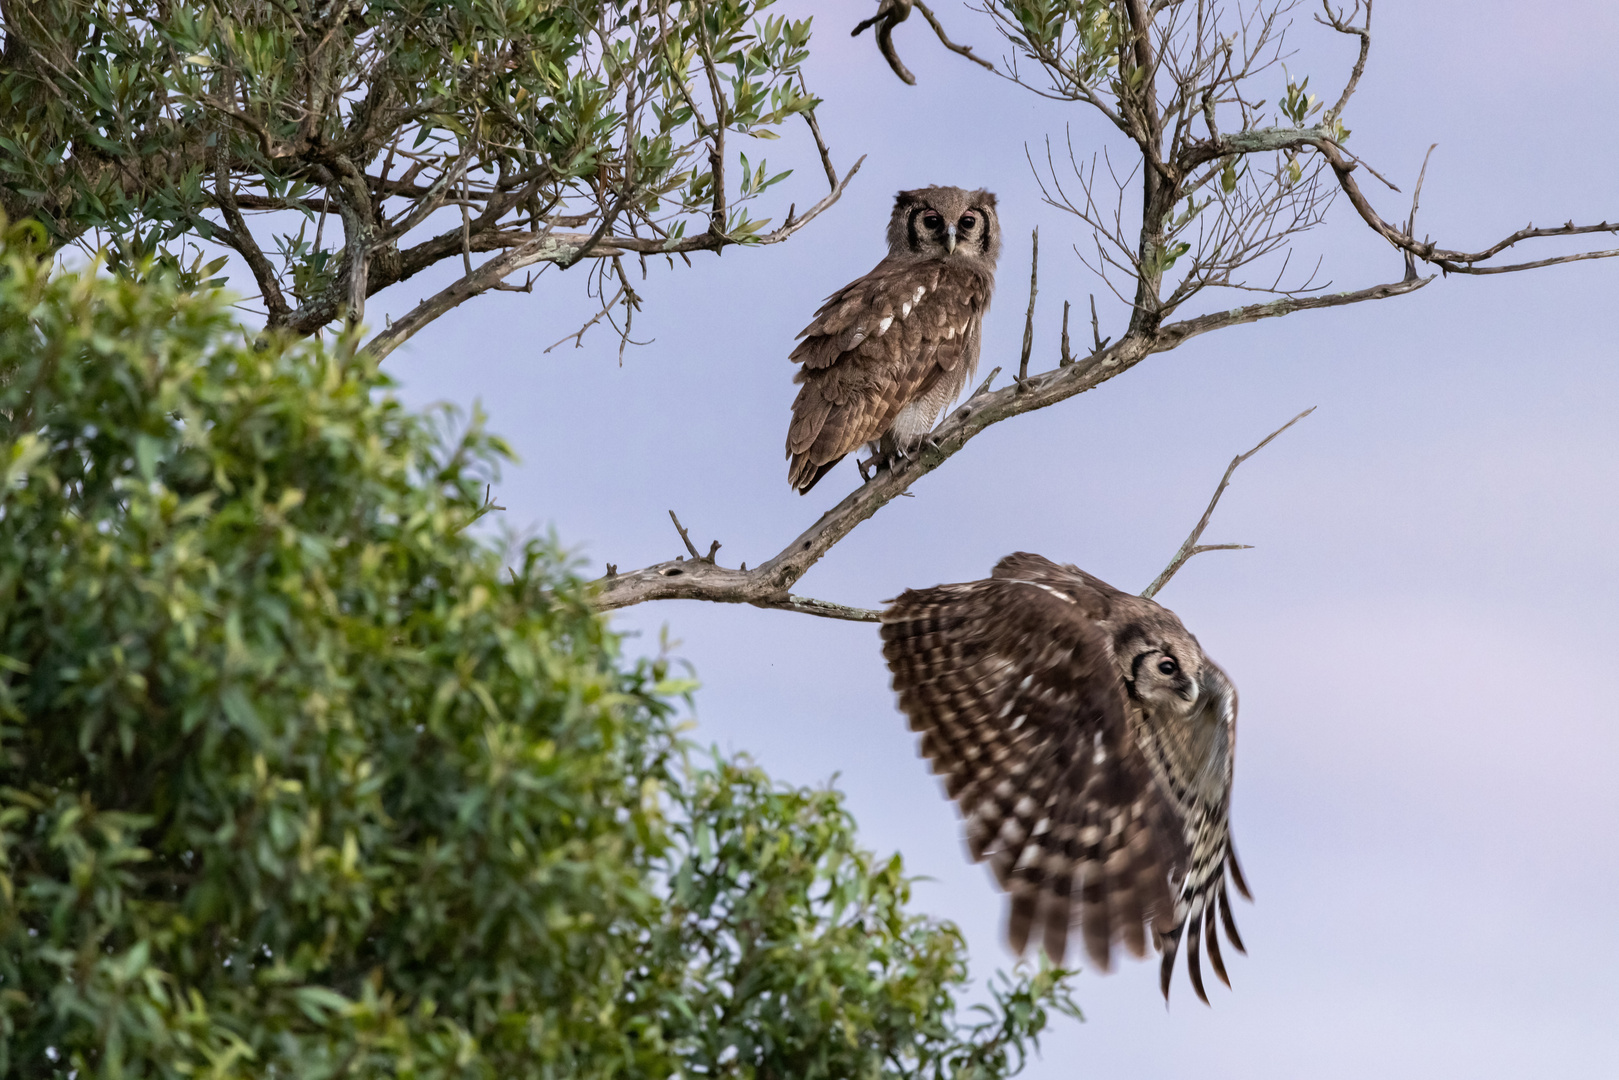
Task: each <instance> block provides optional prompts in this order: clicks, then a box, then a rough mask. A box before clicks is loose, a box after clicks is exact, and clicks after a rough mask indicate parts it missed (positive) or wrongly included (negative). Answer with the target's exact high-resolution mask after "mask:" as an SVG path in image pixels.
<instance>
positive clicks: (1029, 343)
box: [1017, 226, 1068, 383]
mask: <svg viewBox="0 0 1619 1080" xmlns="http://www.w3.org/2000/svg"><path fill="white" fill-rule="evenodd" d="M1033 243H1034V251H1033V253H1032V254H1031V255H1030V256H1029V313H1028V315H1027V316H1026V317H1025V318H1024V320H1023V356H1022V357H1021V358H1020V359H1019V360H1018V366H1017V381H1018V382H1019V383H1021V382H1022V381H1023V380H1024V379H1027V378H1028V377H1029V353H1031V352H1033V351H1034V298H1035V297H1036V296H1038V295H1039V294H1040V229H1039V227H1038V226H1037V227H1036V228H1035V230H1034V237H1033ZM1067 320H1068V317H1067V314H1066V311H1065V313H1064V315H1063V333H1064V335H1066V334H1067V331H1068V321H1067Z"/></svg>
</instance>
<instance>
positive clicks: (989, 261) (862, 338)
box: [787, 187, 1001, 494]
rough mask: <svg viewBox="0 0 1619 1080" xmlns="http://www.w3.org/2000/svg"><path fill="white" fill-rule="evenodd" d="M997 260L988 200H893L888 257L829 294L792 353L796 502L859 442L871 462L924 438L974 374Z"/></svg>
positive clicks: (919, 193) (935, 190)
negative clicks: (865, 446) (795, 385)
mask: <svg viewBox="0 0 1619 1080" xmlns="http://www.w3.org/2000/svg"><path fill="white" fill-rule="evenodd" d="M1000 251H1001V227H1000V222H999V221H997V220H996V218H995V196H994V195H991V194H990V193H989V192H987V191H963V190H962V189H961V188H954V187H926V188H918V189H917V190H916V191H902V192H900V193H899V197H898V198H897V199H895V201H894V214H893V216H892V217H890V218H889V219H888V255H887V256H886V257H885V258H884V259H883V261H882V262H880V263H878V264H877V265H876V266H875V267H874V268H873V269H872V271H871V273H869V274H867V275H866V276H865V277H863V278H859V279H857V280H855V281H853V282H851V283H849V284H848V285H845V286H844V287H843V288H841V289H839V290H838V291H837V292H835V293H833V294H832V296H831V297H829V298H828V299H827V301H826V303H825V304H823V305H821V310H820V311H818V312H816V313H815V321H814V322H812V323H810V324H809V326H807V327H805V329H804V332H803V333H802V334H799V335H798V336H799V337H801V338H803V340H802V341H801V342H799V344H798V347H797V348H796V349H794V350H793V355H792V358H791V359H792V360H793V361H794V362H795V363H798V364H802V365H803V366H802V367H801V368H800V369H799V372H798V374H797V375H796V376H795V377H794V381H795V382H799V383H802V384H803V388H802V389H801V390H799V391H798V397H797V398H796V399H795V400H794V401H793V422H792V426H791V427H790V428H788V430H787V457H788V459H789V461H790V462H791V464H790V465H789V466H788V469H787V479H788V481H789V482H790V483H791V484H792V485H793V487H795V488H797V489H798V491H799V493H800V494H803V493H804V492H806V491H808V490H809V489H810V488H812V487H814V486H815V482H816V481H817V480H819V479H820V478H821V477H823V476H825V475H826V474H827V472H828V470H830V469H831V468H832V466H834V465H836V464H837V463H838V462H839V461H841V460H842V459H843V456H844V455H845V454H848V453H851V452H853V451H855V450H858V449H859V448H860V447H861V446H862V445H863V444H867V443H869V444H871V448H872V453H873V457H872V459H871V460H872V461H878V460H882V459H884V458H886V457H887V456H888V455H891V454H895V453H901V454H903V453H906V452H908V451H910V450H912V449H914V448H915V447H916V445H917V444H918V443H919V442H920V441H921V440H922V438H923V437H924V436H926V435H927V433H928V432H929V431H931V430H932V429H933V422H934V420H935V419H937V418H938V415H939V411H940V410H941V409H943V408H944V407H945V406H946V405H948V404H949V403H950V402H951V401H954V400H955V398H956V395H958V394H960V393H961V388H962V386H963V385H964V384H965V383H966V382H967V380H968V379H970V378H972V375H973V371H974V370H975V369H976V368H977V366H978V349H979V345H980V342H981V339H982V333H981V327H982V324H983V320H984V312H985V311H986V310H987V309H988V308H989V297H990V293H991V291H992V290H993V289H994V287H995V259H996V257H997V256H998V255H999V254H1000ZM861 471H862V474H864V467H863V466H862V470H861Z"/></svg>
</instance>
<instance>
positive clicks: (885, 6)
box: [849, 0, 995, 86]
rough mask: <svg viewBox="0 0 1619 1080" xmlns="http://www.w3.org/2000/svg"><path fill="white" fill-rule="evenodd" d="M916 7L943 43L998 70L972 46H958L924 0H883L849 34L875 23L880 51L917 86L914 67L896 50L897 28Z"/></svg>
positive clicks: (902, 76) (906, 81)
mask: <svg viewBox="0 0 1619 1080" xmlns="http://www.w3.org/2000/svg"><path fill="white" fill-rule="evenodd" d="M913 7H914V8H915V9H916V10H918V11H920V12H921V13H922V17H923V18H924V19H926V20H927V21H928V25H929V26H931V27H933V33H934V34H935V35H937V37H938V39H939V44H941V45H943V46H944V47H945V48H947V49H949V50H950V51H951V52H953V53H955V54H956V55H957V56H965V57H966V58H967V59H969V60H971V61H972V62H973V63H975V64H977V65H978V66H979V67H981V68H984V69H986V70H988V71H994V70H995V65H994V64H992V63H990V62H989V61H988V60H985V59H984V58H983V57H981V56H978V55H976V54H975V53H974V52H973V49H972V46H971V45H957V44H956V43H955V42H954V41H951V40H950V35H949V34H947V33H945V32H944V24H943V23H941V22H939V17H938V16H937V15H935V14H933V9H931V8H929V7H928V6H927V5H926V4H924V3H922V0H879V2H878V4H877V14H875V15H873V16H872V17H871V18H869V19H865V20H863V21H862V22H861V23H860V24H859V25H858V26H856V27H855V28H854V30H853V31H852V32H851V33H850V35H849V36H850V37H859V36H860V35H861V34H862V33H863V32H864V31H865V30H866V29H867V28H868V27H870V26H872V25H874V24H875V25H876V27H877V50H878V51H879V52H881V53H882V54H883V59H884V60H887V61H888V66H889V67H890V68H892V69H893V71H894V74H895V75H898V76H899V79H900V81H901V82H903V83H904V84H905V85H907V86H915V85H916V76H915V75H912V74H911V69H910V68H908V67H906V66H905V62H904V61H902V60H901V59H900V58H899V53H898V52H896V51H895V50H894V27H896V26H898V25H899V24H900V23H902V22H904V21H905V20H906V19H908V18H910V17H911V9H912V8H913Z"/></svg>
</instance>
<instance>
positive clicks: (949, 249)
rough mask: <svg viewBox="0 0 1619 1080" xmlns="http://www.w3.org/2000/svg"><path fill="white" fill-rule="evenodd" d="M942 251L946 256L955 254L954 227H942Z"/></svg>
mask: <svg viewBox="0 0 1619 1080" xmlns="http://www.w3.org/2000/svg"><path fill="white" fill-rule="evenodd" d="M944 250H945V253H946V254H950V255H953V254H955V251H956V227H955V226H954V225H946V226H945V227H944Z"/></svg>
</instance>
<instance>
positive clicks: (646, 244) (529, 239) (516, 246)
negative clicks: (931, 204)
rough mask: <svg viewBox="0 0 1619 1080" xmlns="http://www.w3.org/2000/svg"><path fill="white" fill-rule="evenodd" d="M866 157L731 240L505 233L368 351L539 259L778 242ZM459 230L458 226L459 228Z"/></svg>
mask: <svg viewBox="0 0 1619 1080" xmlns="http://www.w3.org/2000/svg"><path fill="white" fill-rule="evenodd" d="M865 160H866V159H865V157H864V156H862V157H861V158H860V160H859V161H856V162H855V163H854V167H853V168H851V169H850V170H849V171H848V172H847V173H845V174H844V177H843V179H842V180H841V181H839V182H838V184H837V186H836V187H835V188H833V189H832V190H831V191H830V192H828V193H827V195H826V196H825V197H824V198H822V199H821V201H820V202H818V203H816V204H815V205H814V206H812V207H810V209H809V210H808V211H807V212H806V213H805V214H803V215H802V216H801V217H796V218H792V219H791V220H788V221H784V222H782V224H781V226H780V227H779V228H776V229H773V230H771V231H770V232H768V233H764V234H762V235H760V236H756V237H752V238H750V239H748V240H746V241H739V240H735V239H732V238H731V237H729V236H725V235H723V234H720V233H716V232H714V231H713V230H712V229H710V230H709V231H707V232H704V233H702V234H700V235H698V236H691V237H685V238H682V239H680V240H675V241H668V240H658V239H655V238H654V239H646V238H643V237H638V236H607V235H602V236H595V235H586V234H584V233H551V232H547V233H539V234H531V233H515V234H505V235H506V236H507V237H508V238H509V239H510V241H511V246H510V247H508V248H507V250H506V251H504V252H503V253H501V254H499V255H496V256H495V257H494V258H492V259H490V260H488V261H487V262H485V263H483V264H482V265H480V266H478V267H476V268H474V269H473V271H472V273H470V274H464V275H462V276H461V277H460V278H459V279H458V280H456V281H455V282H453V283H451V284H450V285H448V286H446V287H445V288H443V289H441V290H440V291H439V292H437V293H435V294H434V295H432V296H430V297H428V298H427V299H425V300H423V301H422V302H421V303H419V304H417V305H416V306H415V307H414V308H412V309H411V310H410V311H408V312H406V313H405V315H404V316H402V317H401V318H399V319H398V320H396V321H395V322H394V323H393V324H392V325H390V326H389V327H388V328H387V329H386V330H383V331H382V332H380V333H378V334H376V335H375V336H374V337H372V338H371V340H370V341H369V342H367V343H366V346H365V351H366V352H367V353H369V354H370V355H371V357H372V358H373V359H375V360H379V361H380V360H382V359H383V358H384V357H386V356H387V355H388V354H389V353H391V352H393V351H394V349H396V348H398V347H399V345H400V343H401V342H403V341H405V340H406V339H407V338H409V337H410V336H411V335H413V334H415V333H417V332H418V331H419V330H421V329H422V327H424V326H426V325H427V324H428V323H430V322H432V321H433V320H434V319H437V318H439V317H440V316H441V315H444V314H445V313H446V312H449V311H453V310H454V309H455V308H457V307H459V306H460V305H461V304H464V303H466V302H467V301H468V300H470V299H472V298H473V297H474V296H478V295H480V294H482V293H485V292H488V291H489V290H490V289H493V288H494V287H495V286H496V285H498V284H499V283H500V282H502V281H504V280H505V279H506V278H507V277H509V276H510V275H512V274H514V273H516V272H517V271H519V270H521V269H523V268H524V267H525V266H533V265H534V264H536V263H542V262H553V263H559V264H561V265H563V266H569V265H572V264H573V263H576V262H578V261H580V260H582V259H587V258H591V259H596V258H612V257H613V256H615V255H625V254H638V255H681V254H685V253H687V252H693V251H719V250H720V249H722V248H725V247H729V246H731V245H733V244H738V243H744V242H745V243H746V244H747V245H748V246H749V247H756V246H764V245H766V244H779V243H781V242H782V241H783V240H786V239H787V238H788V237H790V236H792V235H793V234H794V233H796V232H797V231H798V230H800V229H802V228H803V227H804V226H805V225H808V224H809V223H810V222H811V221H814V220H815V219H816V218H817V217H819V216H820V215H821V214H822V213H823V212H824V211H825V210H826V209H827V208H828V207H830V206H831V205H832V204H833V203H835V202H837V201H838V199H839V198H841V197H842V195H843V192H844V190H845V189H846V188H848V186H849V181H850V180H852V179H854V175H855V173H857V172H859V171H860V166H861V165H863V164H864V163H865ZM457 234H459V230H457Z"/></svg>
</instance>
